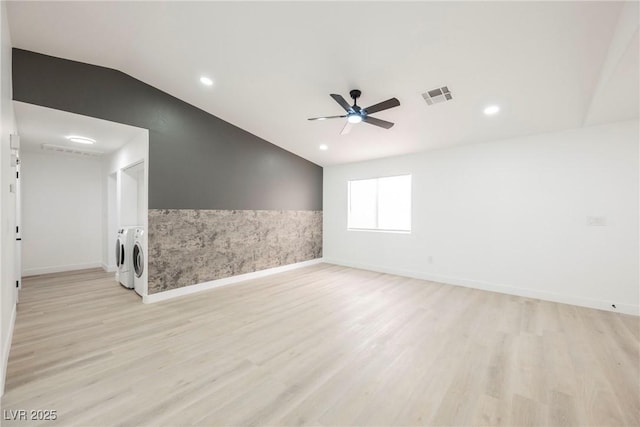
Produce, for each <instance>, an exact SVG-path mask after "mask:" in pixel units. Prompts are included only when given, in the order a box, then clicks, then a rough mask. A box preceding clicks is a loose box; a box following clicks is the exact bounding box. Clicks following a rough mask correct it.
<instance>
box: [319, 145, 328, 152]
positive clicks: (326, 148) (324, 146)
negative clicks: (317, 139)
mask: <svg viewBox="0 0 640 427" xmlns="http://www.w3.org/2000/svg"><path fill="white" fill-rule="evenodd" d="M318 148H319V149H321V150H322V151H327V150H328V149H329V146H328V145H327V144H321V145H320V147H318Z"/></svg>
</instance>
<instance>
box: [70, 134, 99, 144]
mask: <svg viewBox="0 0 640 427" xmlns="http://www.w3.org/2000/svg"><path fill="white" fill-rule="evenodd" d="M67 139H68V140H69V141H71V142H77V143H78V144H95V143H96V140H95V139H92V138H87V137H86V136H78V135H69V136H67Z"/></svg>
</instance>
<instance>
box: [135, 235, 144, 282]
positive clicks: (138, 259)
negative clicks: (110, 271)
mask: <svg viewBox="0 0 640 427" xmlns="http://www.w3.org/2000/svg"><path fill="white" fill-rule="evenodd" d="M133 271H135V273H136V277H137V278H140V277H142V273H144V253H143V252H142V245H141V244H140V242H136V244H135V246H134V247H133Z"/></svg>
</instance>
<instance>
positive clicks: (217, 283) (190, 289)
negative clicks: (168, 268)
mask: <svg viewBox="0 0 640 427" xmlns="http://www.w3.org/2000/svg"><path fill="white" fill-rule="evenodd" d="M321 262H323V261H322V258H317V259H312V260H309V261H302V262H298V263H295V264H288V265H283V266H280V267H274V268H268V269H266V270H260V271H254V272H253V273H246V274H240V275H238V276H231V277H225V278H224V279H218V280H211V281H209V282H203V283H197V284H195V285H190V286H185V287H182V288H178V289H171V290H169V291H165V292H158V293H155V294H151V295H144V296H143V297H142V302H143V303H145V304H151V303H154V302H158V301H164V300H168V299H171V298H176V297H181V296H184V295H190V294H194V293H196V292H202V291H206V290H209V289H215V288H219V287H221V286H228V285H232V284H235V283H239V282H243V281H245V280H250V279H257V278H259V277H266V276H270V275H272V274H277V273H282V272H285V271H289V270H295V269H298V268H303V267H307V266H310V265H314V264H320V263H321Z"/></svg>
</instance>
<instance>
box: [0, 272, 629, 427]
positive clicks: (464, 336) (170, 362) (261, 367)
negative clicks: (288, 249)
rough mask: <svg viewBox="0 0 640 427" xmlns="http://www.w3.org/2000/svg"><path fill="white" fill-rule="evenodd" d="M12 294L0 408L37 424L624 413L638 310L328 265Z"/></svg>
mask: <svg viewBox="0 0 640 427" xmlns="http://www.w3.org/2000/svg"><path fill="white" fill-rule="evenodd" d="M20 301H21V302H20V304H19V308H18V316H17V320H16V327H15V333H14V336H13V345H12V349H11V354H10V359H9V366H8V375H7V381H6V392H5V395H4V397H3V399H2V408H3V410H4V411H3V412H4V413H5V414H6V413H7V411H9V410H17V409H43V410H47V409H52V410H56V411H57V414H58V419H57V420H56V421H55V422H43V423H41V425H64V426H68V425H123V426H133V425H149V426H158V425H193V424H197V425H243V426H245V425H246V426H253V425H263V424H268V425H325V426H329V425H331V426H338V425H340V426H345V425H358V426H361V425H378V426H382V425H385V426H391V425H394V426H395V425H411V426H413V425H455V426H462V425H508V426H525V425H535V426H542V425H594V426H596V425H597V426H620V425H632V426H638V425H640V390H639V387H640V385H639V381H640V380H639V340H640V323H639V319H638V318H637V317H632V316H625V315H620V314H615V313H609V312H604V311H598V310H592V309H586V308H580V307H574V306H569V305H562V304H555V303H550V302H543V301H538V300H532V299H527V298H520V297H514V296H507V295H501V294H497V293H491V292H485V291H479V290H472V289H467V288H462V287H455V286H448V285H441V284H436V283H432V282H426V281H421V280H415V279H409V278H403V277H398V276H392V275H388V274H380V273H374V272H369V271H363V270H356V269H351V268H344V267H338V266H334V265H328V264H319V265H316V266H312V267H308V268H304V269H300V270H294V271H291V272H287V273H283V274H279V275H274V276H270V277H267V278H262V279H256V280H252V281H247V282H243V283H241V284H237V285H234V286H229V287H224V288H219V289H216V290H212V291H209V292H204V293H200V294H196V295H191V296H186V297H183V298H179V299H174V300H171V301H166V302H162V303H157V304H152V305H143V304H142V303H141V300H140V298H139V297H138V296H137V295H136V294H135V293H133V292H132V291H127V290H125V289H123V288H121V287H120V286H119V285H117V284H116V283H115V282H114V281H113V278H112V275H108V274H106V273H103V272H101V271H98V270H85V271H81V272H76V273H71V274H57V275H49V276H39V277H35V278H30V279H25V280H24V289H23V291H22V293H21V297H20ZM34 424H37V423H34V422H31V421H30V422H24V421H22V422H21V421H7V420H5V421H3V424H2V425H3V426H11V425H20V426H26V425H34Z"/></svg>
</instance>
